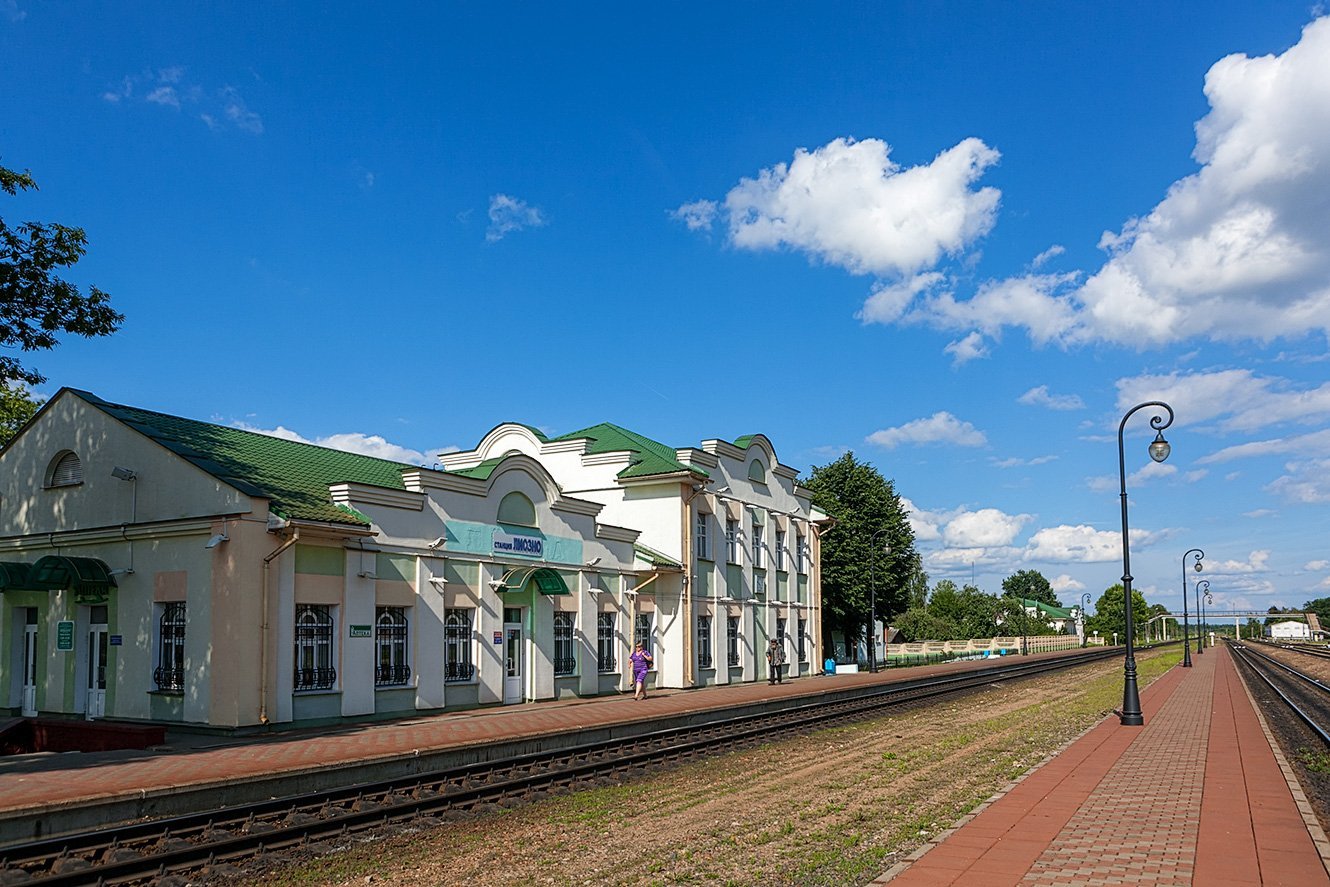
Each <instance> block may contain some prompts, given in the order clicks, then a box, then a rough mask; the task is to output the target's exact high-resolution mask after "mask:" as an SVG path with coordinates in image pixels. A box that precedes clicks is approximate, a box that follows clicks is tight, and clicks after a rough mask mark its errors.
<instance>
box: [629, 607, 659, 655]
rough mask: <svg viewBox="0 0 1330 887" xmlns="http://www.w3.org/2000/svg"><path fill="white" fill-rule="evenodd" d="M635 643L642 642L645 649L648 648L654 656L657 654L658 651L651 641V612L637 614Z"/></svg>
mask: <svg viewBox="0 0 1330 887" xmlns="http://www.w3.org/2000/svg"><path fill="white" fill-rule="evenodd" d="M633 643H634V644H637V643H641V645H642V649H643V650H646V651H647V652H648V653H650V654H651V655H652V656H655V655H656V651H655V649H654V647H653V645H652V643H651V614H650V613H638V614H637V631H636V633H634V635H633Z"/></svg>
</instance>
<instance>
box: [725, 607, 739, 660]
mask: <svg viewBox="0 0 1330 887" xmlns="http://www.w3.org/2000/svg"><path fill="white" fill-rule="evenodd" d="M725 635H726V636H725V642H726V644H725V645H726V647H727V652H728V653H729V662H730V665H731V666H736V667H737V666H738V665H739V617H738V616H727V617H726V619H725Z"/></svg>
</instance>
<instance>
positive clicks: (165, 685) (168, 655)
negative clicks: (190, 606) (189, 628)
mask: <svg viewBox="0 0 1330 887" xmlns="http://www.w3.org/2000/svg"><path fill="white" fill-rule="evenodd" d="M157 630H158V634H157V668H155V669H153V672H152V680H153V682H154V683H155V684H157V689H158V690H160V691H162V692H163V693H183V692H184V691H185V602H184V601H173V602H172V603H169V604H163V605H162V616H161V618H160V619H159V620H158V621H157Z"/></svg>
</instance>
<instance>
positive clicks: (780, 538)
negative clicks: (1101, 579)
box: [776, 530, 1126, 618]
mask: <svg viewBox="0 0 1330 887" xmlns="http://www.w3.org/2000/svg"><path fill="white" fill-rule="evenodd" d="M776 569H777V570H783V569H785V531H784V530H777V531H776ZM1123 618H1126V617H1123Z"/></svg>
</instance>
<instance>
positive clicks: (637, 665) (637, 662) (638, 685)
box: [628, 641, 651, 699]
mask: <svg viewBox="0 0 1330 887" xmlns="http://www.w3.org/2000/svg"><path fill="white" fill-rule="evenodd" d="M628 661H629V662H631V663H633V688H634V689H635V691H636V692H635V693H634V694H633V698H634V699H646V698H647V671H648V669H650V668H651V654H650V653H648V652H647V651H646V648H644V647H643V646H642V642H641V641H638V642H637V646H636V647H634V648H633V654H632V655H631V656H629V657H628Z"/></svg>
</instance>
